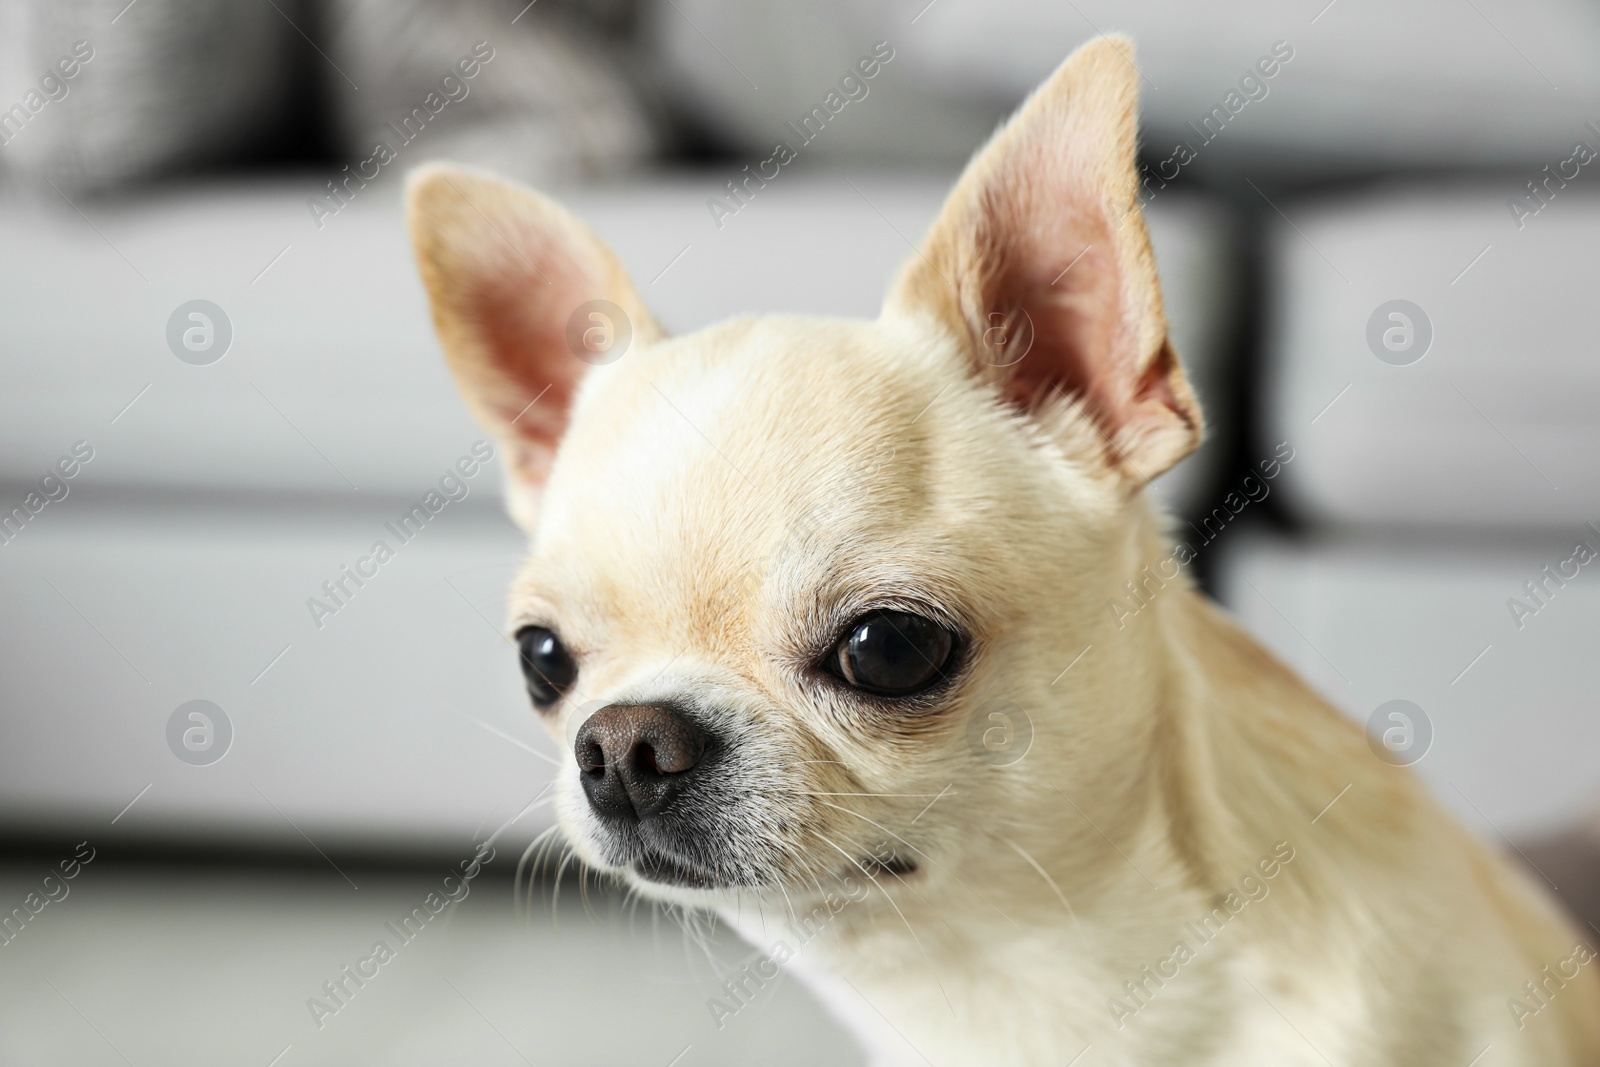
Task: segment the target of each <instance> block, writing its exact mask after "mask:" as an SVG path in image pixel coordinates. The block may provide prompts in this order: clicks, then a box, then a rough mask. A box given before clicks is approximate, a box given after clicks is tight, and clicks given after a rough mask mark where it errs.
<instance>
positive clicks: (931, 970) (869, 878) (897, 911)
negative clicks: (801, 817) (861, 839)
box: [817, 831, 956, 1015]
mask: <svg viewBox="0 0 1600 1067" xmlns="http://www.w3.org/2000/svg"><path fill="white" fill-rule="evenodd" d="M817 836H818V837H820V838H822V840H823V841H825V842H827V843H828V844H829V845H830V846H832V848H833V849H834V851H836V852H838V853H839V854H840V855H841V856H843V857H844V858H845V859H847V860H849V861H850V862H851V863H852V864H854V865H855V868H856V870H858V871H860V872H861V873H862V874H863V875H865V876H866V879H867V881H869V882H871V883H872V884H873V885H874V886H876V887H877V889H878V892H879V893H881V894H883V899H884V900H885V901H887V902H888V904H889V907H891V908H893V909H894V913H895V914H896V915H898V916H900V921H901V922H902V923H904V924H905V927H906V933H908V934H910V935H911V940H912V941H914V942H916V945H917V950H918V951H919V952H921V953H922V958H923V959H924V960H925V961H926V962H927V964H928V973H929V974H930V975H932V977H933V982H934V984H935V985H937V986H938V987H939V995H940V996H942V997H944V1002H945V1004H946V1006H948V1007H949V1008H950V1014H951V1015H954V1014H955V1011H956V1006H955V1005H954V1004H952V1003H951V1002H950V994H948V993H946V992H945V991H944V983H943V982H941V981H939V976H938V972H937V969H936V968H935V967H934V965H933V957H932V956H930V955H928V950H927V948H926V947H925V946H924V945H923V944H922V938H920V937H918V936H917V932H916V931H915V930H913V929H912V928H911V920H910V919H907V918H906V914H905V912H903V911H901V910H900V905H898V904H896V903H895V902H894V898H893V897H892V896H890V895H889V891H888V890H887V889H885V888H883V884H882V883H881V882H879V881H878V880H877V879H876V878H874V877H873V876H872V872H871V871H868V870H867V869H866V867H864V866H862V864H861V861H860V860H857V859H856V858H855V857H854V856H852V855H850V853H848V852H846V851H845V850H844V849H842V848H840V847H839V846H838V845H837V844H835V843H834V841H833V839H832V838H831V837H829V836H828V835H827V834H824V833H822V832H821V831H818V832H817Z"/></svg>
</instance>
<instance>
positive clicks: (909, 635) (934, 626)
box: [827, 611, 956, 697]
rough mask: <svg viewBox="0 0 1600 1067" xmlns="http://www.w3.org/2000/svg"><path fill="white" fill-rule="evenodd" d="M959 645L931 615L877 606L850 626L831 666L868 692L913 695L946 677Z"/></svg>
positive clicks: (849, 681)
mask: <svg viewBox="0 0 1600 1067" xmlns="http://www.w3.org/2000/svg"><path fill="white" fill-rule="evenodd" d="M955 645H956V639H955V635H954V634H952V633H951V632H950V631H949V630H947V629H945V628H944V627H943V626H941V625H939V624H938V623H936V622H934V621H933V620H932V619H925V618H923V617H922V616H921V615H913V614H911V613H910V612H906V611H874V612H871V613H870V614H867V615H863V616H862V617H861V618H859V619H857V620H856V621H855V622H853V623H851V624H850V625H849V626H848V627H847V628H846V630H845V634H844V636H843V637H842V638H841V639H840V640H839V643H838V644H837V645H835V646H834V650H833V653H832V655H831V656H830V657H829V661H828V664H827V666H828V669H829V670H830V671H831V672H832V673H833V674H835V675H837V676H838V677H840V678H842V679H843V680H844V681H845V682H847V683H849V684H850V685H852V686H854V687H855V688H857V689H861V690H864V691H865V692H868V693H876V694H878V695H880V696H893V697H901V696H910V695H912V694H913V693H919V692H921V691H922V690H924V689H927V688H929V687H930V686H932V685H934V684H935V683H936V682H938V681H940V680H941V679H943V677H944V669H945V667H946V666H948V665H949V662H950V658H951V653H953V652H954V651H955Z"/></svg>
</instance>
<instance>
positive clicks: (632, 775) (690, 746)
mask: <svg viewBox="0 0 1600 1067" xmlns="http://www.w3.org/2000/svg"><path fill="white" fill-rule="evenodd" d="M705 742H706V739H705V735H704V734H703V733H701V731H700V730H699V729H698V728H697V727H696V726H695V725H694V723H692V722H690V721H689V720H688V719H687V718H685V717H684V716H683V715H682V714H680V713H679V712H677V711H675V710H673V709H671V708H667V707H660V706H657V705H654V704H612V705H611V706H609V707H605V708H601V709H600V710H599V711H597V712H595V713H594V714H593V715H591V716H589V719H588V721H587V722H585V723H584V724H583V726H582V727H580V728H579V730H578V739H577V741H576V743H575V744H574V745H573V753H574V755H576V756H577V758H578V771H579V777H580V778H581V779H582V780H583V791H584V792H585V793H587V794H588V796H589V804H590V806H591V807H593V808H594V810H595V812H596V813H597V814H599V815H601V816H603V817H605V818H611V819H647V818H649V817H650V816H652V815H659V814H660V813H661V812H662V811H664V810H665V809H666V807H667V805H669V804H671V803H672V801H673V799H674V798H675V797H676V796H677V795H678V793H680V792H681V791H682V789H683V787H684V786H685V785H686V784H687V783H688V781H689V779H690V778H691V777H692V776H693V771H694V769H695V768H696V767H697V766H699V765H700V762H701V759H702V757H704V755H705V749H706V743H705Z"/></svg>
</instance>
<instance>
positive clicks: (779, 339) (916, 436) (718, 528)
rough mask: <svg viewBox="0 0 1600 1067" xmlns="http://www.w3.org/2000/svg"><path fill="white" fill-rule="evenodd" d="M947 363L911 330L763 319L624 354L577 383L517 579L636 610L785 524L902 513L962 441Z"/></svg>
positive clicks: (889, 521)
mask: <svg viewBox="0 0 1600 1067" xmlns="http://www.w3.org/2000/svg"><path fill="white" fill-rule="evenodd" d="M630 359H632V360H633V362H631V363H630ZM959 368H960V365H959V363H958V362H957V361H956V360H955V359H954V358H952V357H951V355H950V354H949V353H948V352H942V351H939V350H938V345H937V343H936V342H933V341H930V340H929V339H927V338H925V337H923V336H922V335H921V334H919V333H918V332H917V331H916V330H915V329H914V328H907V327H903V326H897V325H894V324H889V325H886V324H884V323H881V322H872V323H866V322H862V323H856V322H843V321H831V320H814V319H800V318H776V317H773V318H753V319H744V320H738V321H735V322H730V323H725V324H723V325H721V326H718V327H714V328H712V329H710V330H707V331H704V332H702V333H699V334H695V335H690V336H687V337H683V338H676V339H673V340H671V341H669V342H666V343H664V344H662V345H660V346H657V347H656V348H653V349H651V350H647V351H645V352H641V353H637V354H635V355H634V356H632V357H628V356H625V357H624V358H623V360H621V361H619V362H618V363H617V364H615V365H613V366H609V367H604V368H601V369H600V370H599V371H598V372H597V373H596V374H594V375H592V376H591V379H590V380H589V381H587V382H586V383H585V385H584V389H583V393H582V394H581V396H580V398H579V401H578V404H577V406H576V408H575V411H574V415H573V421H572V425H571V427H570V429H569V431H568V436H567V438H566V440H565V441H564V442H563V444H562V447H561V452H560V454H559V456H558V458H557V461H556V464H555V469H554V471H553V472H552V476H551V480H550V483H549V485H548V487H547V491H546V494H545V497H544V500H543V502H542V505H541V515H540V520H539V528H538V533H537V536H536V538H535V550H534V557H533V560H532V561H531V565H530V574H531V576H532V577H533V578H534V579H535V580H536V581H540V580H543V581H546V582H551V583H555V584H560V582H561V581H563V580H566V581H569V582H572V581H576V580H578V579H579V577H580V576H581V578H582V582H581V584H582V585H583V586H584V588H583V589H582V590H581V591H580V590H576V589H574V590H569V591H568V592H569V594H570V595H574V596H578V595H581V596H584V597H588V598H600V599H616V600H618V601H619V602H621V601H624V600H626V601H627V602H629V603H631V604H634V605H637V604H638V603H639V601H640V599H641V598H640V594H641V593H642V592H644V591H645V590H646V589H649V588H658V589H661V590H662V592H663V593H664V594H666V593H667V592H668V588H667V587H670V596H671V597H672V598H681V596H682V594H683V593H684V592H685V591H686V590H685V586H686V584H693V585H695V586H696V587H697V589H698V591H699V592H700V593H701V594H707V595H709V591H711V590H712V588H713V587H715V586H716V585H717V584H718V583H720V582H733V581H737V580H739V579H740V577H741V576H747V575H748V573H749V571H750V570H751V568H752V567H757V568H759V566H760V564H761V562H762V561H763V560H765V559H767V558H768V557H769V556H770V554H771V553H772V552H773V551H774V550H775V549H776V548H777V547H778V546H780V545H781V544H782V542H783V541H784V539H785V538H786V537H789V536H792V535H794V533H795V532H796V531H795V528H796V527H797V526H804V525H806V524H808V523H817V522H822V523H826V524H829V525H830V526H833V527H835V528H857V529H860V528H868V527H877V528H887V527H891V526H893V525H895V524H900V523H906V522H912V521H914V519H915V514H916V513H917V512H919V511H924V510H926V509H928V508H936V507H938V506H939V502H938V501H937V500H934V499H930V498H929V494H933V493H936V491H937V489H936V486H935V485H933V484H930V483H941V482H943V480H942V479H930V478H929V477H928V471H929V468H930V466H933V467H941V466H945V465H946V464H947V462H948V458H949V457H948V456H947V455H946V453H948V452H950V451H951V450H952V449H958V448H959V447H960V446H959V445H958V444H956V443H955V442H952V441H951V440H949V435H950V432H951V431H950V429H949V425H950V419H949V417H948V412H947V411H945V410H942V409H944V408H948V407H949V406H951V405H953V404H957V403H958V402H959V401H958V395H960V396H968V399H969V400H970V395H969V394H970V390H971V385H970V383H969V382H966V381H964V376H963V375H962V374H961V373H960V369H959ZM936 401H937V402H941V403H936ZM908 497H909V498H914V499H907V498H908ZM602 562H603V566H602V565H601V563H602ZM624 588H626V589H627V593H626V595H625V596H624V595H622V594H623V589H624ZM551 592H553V593H554V592H558V591H557V590H551Z"/></svg>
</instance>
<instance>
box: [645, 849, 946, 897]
mask: <svg viewBox="0 0 1600 1067" xmlns="http://www.w3.org/2000/svg"><path fill="white" fill-rule="evenodd" d="M627 869H628V870H630V871H632V872H633V873H634V874H635V875H637V876H638V877H639V878H642V879H644V880H645V881H647V882H654V883H656V884H658V885H665V886H672V887H675V888H679V889H730V888H735V887H743V888H760V883H759V882H749V881H745V880H743V879H738V878H734V879H729V878H728V877H726V874H725V873H723V874H719V873H715V872H713V871H710V870H707V869H706V868H704V867H702V866H700V865H698V864H695V863H693V862H690V861H688V860H684V859H682V858H680V857H677V856H673V855H671V854H669V853H667V852H664V851H662V850H660V849H657V848H652V847H650V846H645V847H644V848H643V849H642V850H641V851H640V852H639V853H638V854H637V855H635V856H634V857H633V859H632V860H630V861H629V862H628V863H627ZM919 869H920V868H919V867H918V865H917V863H916V861H915V860H911V859H907V858H905V857H904V856H900V855H896V854H888V855H878V856H862V857H861V858H860V859H858V860H856V861H855V863H854V864H852V865H851V866H850V868H848V869H847V870H845V871H844V872H842V874H843V875H844V876H855V875H860V874H865V875H866V876H867V877H868V878H869V879H871V880H873V881H877V880H879V879H894V880H895V881H899V880H902V879H904V878H907V877H909V876H911V875H914V874H916V873H917V872H918V870H919ZM781 881H783V880H782V879H780V880H779V881H775V882H773V883H772V885H771V886H770V887H769V888H777V887H779V885H780V883H781ZM792 885H793V888H804V887H805V881H804V880H798V881H794V882H793V884H792Z"/></svg>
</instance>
